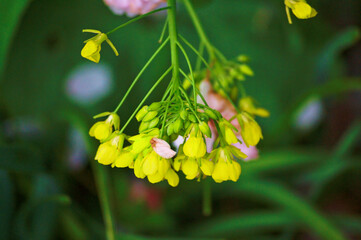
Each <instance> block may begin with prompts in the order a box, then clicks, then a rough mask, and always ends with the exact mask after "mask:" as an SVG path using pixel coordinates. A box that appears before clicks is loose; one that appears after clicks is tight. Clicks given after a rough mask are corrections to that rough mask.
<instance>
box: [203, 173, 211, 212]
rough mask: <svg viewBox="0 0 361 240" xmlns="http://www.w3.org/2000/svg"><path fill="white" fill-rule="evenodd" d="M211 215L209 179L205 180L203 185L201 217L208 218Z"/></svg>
mask: <svg viewBox="0 0 361 240" xmlns="http://www.w3.org/2000/svg"><path fill="white" fill-rule="evenodd" d="M211 214H212V189H211V182H210V181H209V179H205V181H204V183H203V215H204V216H210V215H211Z"/></svg>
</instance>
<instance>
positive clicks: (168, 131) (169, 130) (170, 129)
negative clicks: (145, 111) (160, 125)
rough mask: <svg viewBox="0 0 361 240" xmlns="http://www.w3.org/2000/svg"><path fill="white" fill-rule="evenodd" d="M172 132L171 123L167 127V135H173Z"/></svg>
mask: <svg viewBox="0 0 361 240" xmlns="http://www.w3.org/2000/svg"><path fill="white" fill-rule="evenodd" d="M173 132H174V125H173V123H171V124H169V125H168V127H167V135H168V136H170V135H172V134H173Z"/></svg>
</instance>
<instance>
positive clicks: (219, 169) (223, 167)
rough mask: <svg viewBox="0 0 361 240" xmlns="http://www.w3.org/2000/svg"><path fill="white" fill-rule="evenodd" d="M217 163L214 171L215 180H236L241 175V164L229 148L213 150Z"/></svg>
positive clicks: (212, 154)
mask: <svg viewBox="0 0 361 240" xmlns="http://www.w3.org/2000/svg"><path fill="white" fill-rule="evenodd" d="M210 156H213V157H214V159H215V161H216V164H215V166H214V170H213V173H212V178H213V180H214V181H215V182H217V183H221V182H223V181H228V180H231V181H233V182H236V181H237V180H238V178H239V176H240V175H241V165H240V164H239V163H238V162H236V161H235V160H234V157H233V155H232V153H231V152H230V151H229V149H227V148H218V149H215V150H213V151H212V153H211V154H210Z"/></svg>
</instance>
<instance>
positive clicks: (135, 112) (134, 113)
mask: <svg viewBox="0 0 361 240" xmlns="http://www.w3.org/2000/svg"><path fill="white" fill-rule="evenodd" d="M172 69H173V66H172V67H170V68H168V70H167V71H165V72H164V73H163V75H162V76H161V77H160V78H159V79H158V80H157V82H156V83H155V84H154V85H153V87H152V88H151V89H150V90H149V91H148V93H147V95H145V97H144V98H143V99H142V101H141V102H140V104H139V105H138V107H137V108H136V109H135V111H134V112H133V114H132V115H131V116H130V118H129V119H128V121H127V122H126V123H125V124H124V126H123V128H122V129H121V130H120V131H119V133H122V132H123V131H124V130H125V128H126V127H127V126H128V124H129V123H130V121H131V120H132V119H133V118H134V116H135V115H136V114H137V112H138V111H139V109H140V108H141V107H142V106H143V104H144V102H145V101H146V100H147V98H148V97H149V96H150V94H152V92H153V91H154V89H155V88H156V87H157V86H158V85H159V83H160V82H161V81H162V80H163V79H164V78H165V77H166V76H167V75H168V73H169V72H170V71H171V70H172Z"/></svg>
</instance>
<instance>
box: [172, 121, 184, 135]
mask: <svg viewBox="0 0 361 240" xmlns="http://www.w3.org/2000/svg"><path fill="white" fill-rule="evenodd" d="M182 127H183V121H182V119H181V118H178V119H177V120H176V121H175V122H174V124H173V133H179V131H180V130H181V129H182Z"/></svg>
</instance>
